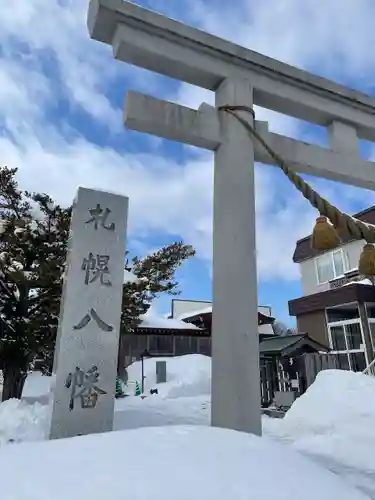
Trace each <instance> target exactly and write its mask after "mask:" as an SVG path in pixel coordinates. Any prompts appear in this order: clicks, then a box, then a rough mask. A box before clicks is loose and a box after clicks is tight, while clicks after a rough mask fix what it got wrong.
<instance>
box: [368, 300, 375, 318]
mask: <svg viewBox="0 0 375 500" xmlns="http://www.w3.org/2000/svg"><path fill="white" fill-rule="evenodd" d="M366 311H367V317H368V318H373V319H374V318H375V304H373V303H367V304H366Z"/></svg>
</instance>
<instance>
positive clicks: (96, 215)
mask: <svg viewBox="0 0 375 500" xmlns="http://www.w3.org/2000/svg"><path fill="white" fill-rule="evenodd" d="M89 212H90V215H91V218H90V219H89V220H87V221H86V222H85V224H91V223H92V222H93V223H94V228H95V230H97V229H98V224H99V223H100V226H101V227H104V229H108V231H114V230H115V223H114V222H111V224H109V225H108V226H106V221H107V217H108V215H109V214H110V213H111V210H110V209H109V208H105V209H104V210H103V209H102V207H101V206H100V204H99V203H98V204H97V205H96V208H91V209H90V210H89Z"/></svg>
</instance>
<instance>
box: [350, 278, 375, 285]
mask: <svg viewBox="0 0 375 500" xmlns="http://www.w3.org/2000/svg"><path fill="white" fill-rule="evenodd" d="M348 285H371V286H372V285H373V283H372V281H371V280H370V279H369V278H363V279H362V280H358V281H349V282H348V283H344V285H343V286H348Z"/></svg>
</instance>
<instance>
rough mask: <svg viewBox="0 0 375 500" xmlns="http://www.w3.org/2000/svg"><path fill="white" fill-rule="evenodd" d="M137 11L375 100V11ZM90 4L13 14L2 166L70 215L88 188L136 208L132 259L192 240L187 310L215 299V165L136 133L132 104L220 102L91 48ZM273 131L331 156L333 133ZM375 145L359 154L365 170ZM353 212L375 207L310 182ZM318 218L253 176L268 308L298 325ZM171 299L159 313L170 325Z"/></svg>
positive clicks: (54, 1)
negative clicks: (302, 256)
mask: <svg viewBox="0 0 375 500" xmlns="http://www.w3.org/2000/svg"><path fill="white" fill-rule="evenodd" d="M139 4H140V5H142V6H145V7H149V8H152V9H154V10H157V11H159V12H161V13H164V14H166V15H169V16H170V17H174V18H175V19H178V20H181V21H184V22H187V23H189V24H191V25H193V26H196V27H199V28H202V29H205V30H207V31H209V32H210V33H213V34H215V35H219V36H221V37H223V38H226V39H228V40H231V41H234V42H236V43H240V44H241V45H244V46H246V47H248V48H250V49H253V50H256V51H258V52H261V53H263V54H266V55H268V56H271V57H274V58H277V59H280V60H282V61H284V62H287V63H289V64H292V65H295V66H298V67H301V68H304V69H308V70H309V71H311V72H314V73H316V74H318V75H321V76H326V77H329V78H332V79H334V80H336V81H339V82H340V83H343V84H346V85H348V86H351V87H354V88H356V89H358V90H362V91H364V92H367V93H370V94H371V93H374V84H373V81H374V76H375V59H374V58H373V57H372V53H371V49H369V47H370V48H371V47H374V46H375V30H374V29H373V19H374V17H375V4H374V2H373V1H370V0H357V1H356V2H353V1H352V0H340V1H339V0H325V1H324V2H316V0H304V2H301V1H300V0H283V1H280V0H237V2H235V6H234V3H233V2H231V3H230V4H229V3H228V4H227V7H224V8H223V6H222V2H221V0H220V1H219V0H204V1H201V0H189V2H187V1H186V0H185V1H182V0H179V1H177V0H175V1H173V2H172V1H171V0H139ZM87 7H88V0H65V1H64V0H60V1H59V0H30V1H28V2H25V1H24V0H12V2H6V3H5V6H2V15H1V19H0V42H1V43H0V47H1V48H0V57H1V64H0V99H1V103H2V106H1V108H0V162H1V163H2V164H7V165H9V166H17V167H19V175H18V178H19V182H20V184H21V187H22V188H25V189H29V190H37V191H45V192H48V193H50V194H51V196H52V197H53V198H55V199H56V201H58V202H59V203H62V204H66V205H68V204H70V203H71V201H72V199H73V196H74V194H75V191H76V189H77V187H78V186H79V185H83V186H87V187H99V188H102V189H109V190H115V191H120V192H122V193H124V194H127V195H128V196H129V198H130V214H129V249H130V250H131V252H132V253H136V254H138V255H144V254H145V253H147V252H149V251H152V250H154V249H156V248H158V247H160V246H161V245H164V244H166V243H169V242H172V241H174V240H176V239H183V240H184V241H185V242H186V243H190V244H192V245H193V246H194V247H195V248H196V250H197V256H196V258H194V259H192V260H191V261H190V262H188V263H187V264H186V265H185V266H184V267H183V268H182V269H181V270H179V272H178V278H179V280H180V284H181V291H182V294H181V298H187V299H197V300H210V299H211V274H210V273H211V250H212V249H211V236H212V171H213V162H212V155H211V154H209V153H207V152H203V151H200V150H196V149H193V148H187V147H184V146H182V145H180V144H175V143H172V142H168V141H162V140H160V139H156V138H153V137H150V136H147V135H143V134H138V133H136V132H130V131H127V130H125V129H124V127H123V124H122V108H123V101H124V96H125V92H126V91H127V90H138V91H141V92H144V93H148V94H150V95H153V96H155V97H159V98H164V99H170V100H173V101H175V102H178V103H181V104H185V105H188V106H191V107H197V106H199V104H200V103H201V102H202V101H206V102H209V103H212V100H213V95H211V93H210V92H207V91H204V90H202V89H198V88H196V87H193V86H190V85H186V84H181V83H179V82H176V81H174V80H171V79H168V78H165V77H161V76H159V75H155V74H151V73H149V72H147V71H143V70H140V69H138V68H134V67H131V66H129V65H126V64H124V63H121V62H119V61H115V60H114V59H113V57H112V53H111V49H110V47H108V46H105V45H103V44H100V43H98V42H95V41H93V40H90V38H89V36H88V32H87V28H86V14H87ZM256 113H257V118H258V119H263V120H268V121H269V127H270V129H271V130H272V131H275V132H278V133H282V134H284V135H289V136H291V137H296V138H300V139H303V140H306V141H309V142H317V143H319V144H324V143H325V142H326V134H325V130H323V129H322V128H319V127H316V126H312V125H309V124H306V123H303V122H300V121H298V120H294V119H291V118H289V117H286V116H283V115H279V114H276V113H273V112H270V111H268V110H264V109H257V110H256ZM373 153H374V151H373V145H371V144H368V143H367V144H365V143H362V144H361V154H362V155H363V156H364V157H372V156H373ZM308 180H309V181H311V182H312V183H313V185H314V187H316V188H318V189H319V191H320V192H321V193H322V194H323V195H324V196H327V197H328V198H329V199H330V201H331V202H332V203H335V204H337V205H338V206H339V208H341V209H342V210H345V211H347V212H350V213H352V212H356V211H358V210H361V209H363V208H366V207H367V206H369V205H372V204H373V203H375V198H374V195H373V193H370V192H367V191H363V190H360V189H356V188H351V187H349V186H343V185H340V184H335V183H332V182H327V181H322V180H317V179H308ZM315 217H316V213H315V211H314V210H312V209H311V208H310V207H309V205H308V203H307V202H306V201H305V200H304V199H303V198H302V197H301V195H300V194H299V193H298V192H297V191H295V189H294V188H293V187H292V186H291V185H289V183H288V181H287V180H286V179H285V178H284V177H283V174H282V173H281V172H280V171H279V170H277V169H276V168H271V167H267V166H264V165H257V166H256V219H257V239H258V241H257V255H258V273H259V276H258V281H259V288H258V293H259V303H260V304H262V305H270V306H271V307H272V309H273V313H274V314H275V315H276V316H277V318H278V319H280V320H282V321H284V322H287V323H291V324H292V323H293V319H290V318H289V317H288V312H287V302H288V300H289V299H291V298H295V297H297V296H299V295H300V284H299V274H298V266H297V265H295V264H293V262H292V254H293V250H294V246H295V242H296V240H297V239H298V238H300V237H302V236H305V235H306V234H308V233H309V232H310V231H311V228H312V226H313V221H314V219H315ZM169 307H170V298H169V297H163V298H161V299H160V300H159V301H158V302H157V304H156V309H157V311H158V312H160V313H164V312H167V311H168V310H169Z"/></svg>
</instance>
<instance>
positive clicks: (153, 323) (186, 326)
mask: <svg viewBox="0 0 375 500" xmlns="http://www.w3.org/2000/svg"><path fill="white" fill-rule="evenodd" d="M141 320H142V322H141V324H140V325H139V327H140V328H162V329H166V330H168V329H171V330H201V328H198V327H197V326H195V325H192V324H191V323H185V322H184V321H181V320H179V319H174V318H163V317H160V316H156V315H155V314H152V313H151V314H150V313H146V314H143V315H142V316H141Z"/></svg>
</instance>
